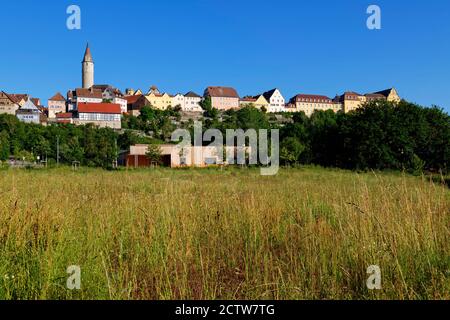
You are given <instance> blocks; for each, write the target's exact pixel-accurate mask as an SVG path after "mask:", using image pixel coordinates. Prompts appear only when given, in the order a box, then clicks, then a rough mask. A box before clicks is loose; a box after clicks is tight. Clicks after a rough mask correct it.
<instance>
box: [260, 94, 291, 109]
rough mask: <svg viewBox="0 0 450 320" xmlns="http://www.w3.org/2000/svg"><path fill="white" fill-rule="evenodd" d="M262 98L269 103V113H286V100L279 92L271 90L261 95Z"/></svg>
mask: <svg viewBox="0 0 450 320" xmlns="http://www.w3.org/2000/svg"><path fill="white" fill-rule="evenodd" d="M263 96H264V98H266V100H267V101H268V102H269V110H267V112H269V113H276V112H286V108H285V106H286V100H285V99H284V97H283V95H282V94H281V92H280V90H278V89H272V90H270V91H267V92H264V93H263Z"/></svg>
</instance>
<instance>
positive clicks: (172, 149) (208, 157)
mask: <svg viewBox="0 0 450 320" xmlns="http://www.w3.org/2000/svg"><path fill="white" fill-rule="evenodd" d="M158 147H159V149H160V151H161V159H159V161H155V160H153V159H150V158H149V157H148V156H147V153H148V150H149V146H148V145H146V144H138V145H134V146H130V151H129V152H126V153H123V154H122V156H121V159H120V161H119V162H120V164H121V165H123V166H126V167H128V168H145V167H151V166H157V165H163V166H166V167H170V168H179V167H208V166H217V165H225V164H226V161H223V159H221V156H220V155H219V152H218V150H217V148H216V147H210V146H206V147H194V146H188V147H184V148H182V147H180V146H179V145H175V144H162V145H158ZM233 149H236V148H233ZM248 150H249V148H247V152H248Z"/></svg>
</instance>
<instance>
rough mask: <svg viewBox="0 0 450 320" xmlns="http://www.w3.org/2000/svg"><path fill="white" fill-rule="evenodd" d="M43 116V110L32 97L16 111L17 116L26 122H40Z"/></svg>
mask: <svg viewBox="0 0 450 320" xmlns="http://www.w3.org/2000/svg"><path fill="white" fill-rule="evenodd" d="M41 116H42V113H41V111H40V110H39V108H38V107H36V105H35V104H34V103H33V101H31V99H28V100H27V101H26V102H25V104H24V105H23V106H22V107H20V109H19V110H17V111H16V117H17V118H18V119H19V120H20V121H22V122H25V123H34V124H40V123H41Z"/></svg>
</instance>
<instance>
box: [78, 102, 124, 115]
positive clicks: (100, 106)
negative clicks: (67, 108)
mask: <svg viewBox="0 0 450 320" xmlns="http://www.w3.org/2000/svg"><path fill="white" fill-rule="evenodd" d="M78 112H81V113H108V114H121V113H122V109H121V108H120V104H115V103H80V104H79V105H78Z"/></svg>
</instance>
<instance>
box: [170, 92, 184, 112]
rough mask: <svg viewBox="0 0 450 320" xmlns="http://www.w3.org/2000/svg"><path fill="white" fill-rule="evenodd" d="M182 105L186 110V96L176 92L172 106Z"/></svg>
mask: <svg viewBox="0 0 450 320" xmlns="http://www.w3.org/2000/svg"><path fill="white" fill-rule="evenodd" d="M178 106H179V107H180V108H181V109H182V110H184V96H183V95H182V94H181V93H178V94H176V95H175V96H173V97H172V107H174V108H175V107H178Z"/></svg>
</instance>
